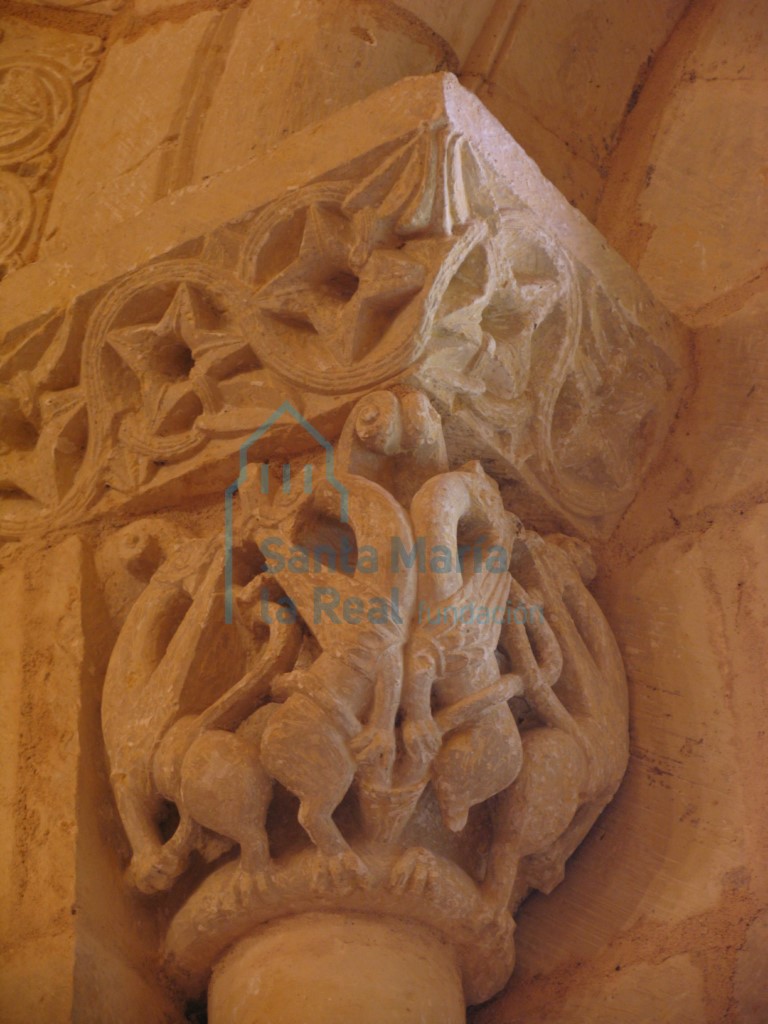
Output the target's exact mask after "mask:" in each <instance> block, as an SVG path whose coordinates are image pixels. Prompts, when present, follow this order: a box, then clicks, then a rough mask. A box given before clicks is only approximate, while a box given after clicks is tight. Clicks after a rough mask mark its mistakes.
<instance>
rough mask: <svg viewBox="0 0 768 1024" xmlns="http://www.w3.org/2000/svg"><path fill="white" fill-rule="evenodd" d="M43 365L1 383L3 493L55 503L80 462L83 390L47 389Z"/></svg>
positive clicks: (84, 421)
mask: <svg viewBox="0 0 768 1024" xmlns="http://www.w3.org/2000/svg"><path fill="white" fill-rule="evenodd" d="M44 366H45V360H43V361H42V362H41V363H40V364H38V366H37V367H35V368H33V369H32V370H31V371H30V370H25V369H23V370H20V371H18V372H17V373H15V374H14V375H13V376H12V377H11V378H10V380H8V381H7V382H5V383H0V492H2V493H3V496H4V497H6V498H10V499H13V498H17V499H19V498H20V499H22V500H28V499H32V500H33V501H34V502H37V503H39V504H40V505H42V506H44V507H53V506H55V505H56V504H57V503H58V501H59V500H61V498H63V496H64V494H65V493H66V492H67V490H68V489H69V487H70V486H71V484H72V483H73V480H74V476H75V474H76V472H77V469H78V468H79V466H80V464H81V462H82V459H83V456H84V452H85V445H86V441H87V419H86V414H85V403H84V400H83V395H82V392H81V389H80V388H79V387H70V388H63V389H61V390H59V391H56V390H47V389H46V388H45V386H44V378H45V374H44V373H42V372H41V367H44Z"/></svg>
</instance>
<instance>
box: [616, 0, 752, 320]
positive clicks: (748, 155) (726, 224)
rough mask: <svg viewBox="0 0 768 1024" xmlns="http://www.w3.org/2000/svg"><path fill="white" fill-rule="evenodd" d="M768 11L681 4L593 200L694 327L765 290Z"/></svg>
mask: <svg viewBox="0 0 768 1024" xmlns="http://www.w3.org/2000/svg"><path fill="white" fill-rule="evenodd" d="M765 14H766V12H765V5H764V3H762V0H760V2H755V3H739V2H738V0H720V2H719V3H716V4H713V5H712V6H710V7H707V8H691V9H690V10H689V12H688V15H687V16H686V18H685V19H684V21H683V22H681V26H680V27H681V32H680V38H679V40H678V41H677V42H676V45H674V46H671V47H670V48H669V49H668V51H665V52H663V53H662V54H661V55H660V57H659V59H658V62H657V65H656V66H655V67H654V68H653V71H652V73H651V76H650V78H649V80H648V84H647V87H646V88H645V89H644V91H643V93H642V95H641V96H640V99H639V102H638V104H637V107H636V109H635V110H634V111H633V112H632V114H631V116H630V117H629V118H628V120H627V126H626V129H625V131H624V133H623V135H622V140H621V145H620V146H619V147H618V149H617V151H616V158H615V161H614V164H613V166H612V168H611V171H610V174H609V176H608V180H607V183H606V190H605V195H604V197H603V200H602V202H601V209H600V216H599V218H598V224H599V226H600V227H601V230H603V231H604V232H605V234H606V236H607V237H608V239H609V240H610V242H611V244H612V245H615V246H616V248H617V249H618V250H619V251H620V252H621V253H623V254H624V255H625V256H626V257H627V259H629V261H630V262H631V263H632V264H633V266H635V267H637V268H638V270H639V271H640V273H641V274H642V275H643V278H644V279H645V280H646V281H648V283H649V284H650V285H651V287H652V288H653V289H654V293H655V294H657V295H658V296H659V297H660V298H661V299H662V300H663V301H664V302H665V303H666V305H667V306H668V307H669V308H670V309H672V310H673V311H674V312H675V313H677V314H678V315H679V316H680V317H681V318H682V319H683V320H684V321H685V322H686V323H690V324H693V325H696V326H706V325H707V324H709V323H712V322H714V321H717V320H718V319H720V318H721V317H723V316H727V315H728V314H731V313H733V312H735V311H737V310H738V309H739V308H740V307H741V306H742V305H743V304H744V303H745V302H746V301H747V300H748V299H749V298H750V296H752V295H755V294H757V293H759V292H764V291H765V274H764V269H765V264H766V232H765V224H766V221H767V220H768V207H767V205H766V193H765V182H764V167H765V161H766V155H767V154H768V129H766V123H768V117H767V116H766V102H768V101H767V100H766V88H765V75H766V71H765V69H766V57H767V56H768V53H767V50H766V47H767V45H768V44H766V36H765ZM662 97H663V100H662Z"/></svg>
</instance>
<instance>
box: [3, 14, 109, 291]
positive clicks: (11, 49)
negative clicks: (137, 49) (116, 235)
mask: <svg viewBox="0 0 768 1024" xmlns="http://www.w3.org/2000/svg"><path fill="white" fill-rule="evenodd" d="M100 47H101V44H100V42H98V41H95V40H92V39H89V38H88V37H84V36H72V37H71V38H69V37H65V36H63V34H62V33H54V32H53V30H48V29H41V30H40V31H39V34H38V35H32V36H31V37H30V36H29V30H27V31H26V32H22V31H20V30H19V29H15V30H13V31H12V30H11V29H10V28H9V30H8V31H5V32H4V33H3V37H2V41H0V277H2V276H3V274H5V273H7V272H8V271H10V270H13V269H15V268H16V267H19V266H21V265H23V264H24V263H26V262H28V260H29V259H30V258H32V256H33V254H34V250H35V246H36V244H37V242H38V236H39V233H40V228H41V225H42V222H43V219H44V215H45V211H46V209H47V206H48V202H49V199H50V181H51V178H52V176H53V173H54V172H55V170H56V166H57V162H58V151H59V149H60V147H61V144H62V141H63V139H64V137H65V135H66V133H67V130H68V129H69V128H70V126H71V123H72V120H73V116H74V113H75V111H76V108H77V103H78V99H77V90H78V87H79V86H80V85H81V84H82V83H83V82H84V81H85V79H86V78H87V77H88V75H89V74H90V73H91V71H92V70H93V68H94V67H95V65H96V57H97V54H98V52H99V50H100Z"/></svg>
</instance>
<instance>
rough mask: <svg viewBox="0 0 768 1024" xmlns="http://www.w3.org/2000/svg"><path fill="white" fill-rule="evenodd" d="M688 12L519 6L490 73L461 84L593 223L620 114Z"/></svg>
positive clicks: (609, 2)
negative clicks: (471, 89) (468, 86)
mask: <svg viewBox="0 0 768 1024" xmlns="http://www.w3.org/2000/svg"><path fill="white" fill-rule="evenodd" d="M685 6H686V4H685V2H684V0H663V2H659V3H653V4H649V5H646V6H645V7H633V8H632V9H631V10H629V9H624V8H622V7H621V6H620V5H618V4H616V3H615V2H613V0H600V2H598V3H576V4H574V3H571V2H569V0H558V2H557V3H554V4H552V3H550V4H547V5H546V6H540V5H537V4H526V5H524V6H523V7H522V8H521V9H520V10H519V11H518V12H517V13H516V14H515V16H514V18H513V19H512V20H511V21H510V23H509V25H508V26H506V33H505V36H504V39H503V43H502V44H501V45H500V46H499V48H498V50H497V51H496V57H495V60H493V62H492V63H490V66H488V67H487V68H486V69H484V71H483V72H482V74H481V75H479V74H478V71H479V69H478V70H474V69H470V74H469V75H468V84H470V83H471V84H474V85H475V86H476V91H477V95H478V96H479V97H480V98H481V99H482V100H483V102H484V103H486V104H487V105H488V108H489V110H491V111H492V113H494V114H495V115H496V116H497V117H498V118H499V119H500V120H501V122H502V123H503V124H504V126H505V127H506V128H507V130H508V131H509V132H510V133H511V134H512V135H513V136H514V137H515V138H516V139H518V140H520V141H521V142H523V145H524V146H525V149H526V151H527V152H528V153H529V155H530V156H531V157H532V158H533V159H534V160H536V162H537V163H538V165H539V166H540V167H541V169H542V171H543V172H544V174H545V175H546V176H547V178H549V180H550V181H552V182H554V184H555V185H556V186H557V187H558V188H559V189H560V191H561V192H563V193H564V195H566V196H567V197H568V199H570V200H572V201H573V202H574V203H575V204H576V205H577V206H578V208H579V209H580V210H582V211H583V212H584V213H586V214H587V216H589V217H590V219H591V218H593V217H594V214H595V212H596V210H597V207H598V204H599V200H600V195H601V192H602V187H603V180H604V178H605V174H606V171H607V168H608V165H609V162H610V157H611V154H612V152H613V148H614V146H615V143H616V140H617V138H618V136H619V133H620V131H621V126H622V124H623V120H624V116H625V112H626V110H627V107H628V106H631V105H633V104H634V102H635V101H636V99H637V95H638V94H639V91H640V89H641V87H642V84H643V81H644V76H645V73H646V71H647V68H648V66H649V64H650V63H651V62H652V60H653V57H654V53H655V51H656V50H657V49H659V48H660V47H661V46H663V44H664V42H665V41H666V39H667V37H668V36H669V34H670V32H671V30H672V29H673V27H674V25H675V23H676V22H677V20H678V18H679V17H680V15H681V14H682V12H683V10H684V9H685Z"/></svg>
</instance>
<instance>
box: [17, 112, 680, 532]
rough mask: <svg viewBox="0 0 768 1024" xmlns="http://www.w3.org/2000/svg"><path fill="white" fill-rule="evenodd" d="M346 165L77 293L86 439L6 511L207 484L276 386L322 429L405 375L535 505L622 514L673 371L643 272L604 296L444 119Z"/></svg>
mask: <svg viewBox="0 0 768 1024" xmlns="http://www.w3.org/2000/svg"><path fill="white" fill-rule="evenodd" d="M64 111H65V108H64V107H63V106H62V108H61V113H60V114H59V115H57V116H55V117H54V116H53V114H51V118H50V125H49V130H50V131H53V130H55V128H56V125H58V124H60V123H61V122H62V119H63V118H64ZM19 144H21V142H20V141H19ZM25 144H29V145H31V144H32V143H31V141H30V140H27V141H26V142H25ZM343 170H344V169H342V170H340V171H339V172H338V173H337V174H336V175H334V180H332V181H320V182H314V183H310V184H308V185H306V186H304V187H302V188H298V189H296V190H295V191H292V192H290V193H289V194H288V195H286V196H284V197H281V198H279V199H278V200H276V201H275V202H273V203H271V204H269V205H268V206H266V207H264V208H262V209H260V210H258V211H256V212H255V213H253V214H252V215H250V216H249V217H246V218H241V220H240V221H238V222H237V223H235V224H231V225H228V226H225V227H222V228H220V229H219V230H217V231H215V232H213V233H212V234H211V235H210V236H208V237H207V238H204V239H199V240H197V241H196V242H193V243H188V244H187V245H186V246H184V247H183V251H181V252H178V253H176V254H169V256H168V257H167V258H165V259H160V260H158V261H156V262H154V263H153V264H151V265H150V266H147V267H145V268H142V269H139V270H137V271H134V272H133V273H132V274H129V275H127V276H126V277H124V278H122V279H121V280H119V281H117V282H116V283H113V284H111V285H110V286H108V287H107V288H106V289H104V290H100V291H99V292H96V293H93V294H91V295H87V296H83V297H82V298H81V299H80V300H78V302H77V303H76V308H77V313H76V315H74V316H73V315H70V316H69V318H68V319H67V320H65V326H64V327H63V328H62V329H64V330H66V329H67V325H69V328H70V329H72V327H73V326H74V327H75V328H76V330H77V335H76V337H75V338H73V339H70V340H69V341H66V342H62V344H65V345H66V346H67V347H68V348H71V347H72V346H75V347H81V351H82V357H81V370H80V378H79V381H78V384H79V386H80V387H81V388H82V390H83V392H84V394H85V396H86V405H87V417H88V425H87V430H86V431H85V433H86V434H87V439H88V441H87V450H86V451H85V453H84V454H83V457H82V464H81V469H80V471H79V472H78V473H76V474H74V475H73V476H72V478H71V480H70V484H69V486H70V491H69V492H67V493H64V492H56V494H53V493H51V492H49V499H50V500H49V501H47V502H40V501H39V499H38V498H35V500H36V501H37V502H38V504H37V505H36V506H35V507H34V509H32V508H30V510H31V511H33V512H34V515H33V516H32V518H31V519H30V518H29V517H25V514H24V511H23V508H21V507H20V506H19V505H18V503H17V504H15V505H13V506H10V507H9V506H7V505H6V508H5V512H4V513H0V514H2V523H3V529H4V530H5V531H6V532H8V533H11V534H12V533H14V532H18V531H19V530H23V529H25V528H26V527H27V526H28V525H30V524H31V523H32V522H38V521H41V519H43V518H44V517H45V515H51V516H55V517H57V518H58V519H61V517H62V516H64V517H65V518H66V517H70V518H76V517H77V516H79V515H82V514H83V513H84V512H85V511H87V510H88V509H89V508H92V507H93V506H94V505H95V504H98V503H105V502H106V504H107V505H113V504H114V503H115V502H119V501H126V500H133V499H141V503H142V505H143V507H145V508H146V507H151V501H152V500H155V501H157V502H161V501H163V500H167V497H168V495H169V494H172V493H174V488H176V487H177V486H179V485H180V484H181V482H182V481H185V486H188V487H191V488H192V490H193V491H194V492H196V493H201V492H206V493H212V492H215V491H216V490H220V489H221V488H223V487H225V486H227V485H228V484H229V483H230V482H231V480H232V479H233V477H234V475H236V472H237V451H238V448H239V447H240V446H241V445H242V444H243V443H244V442H245V441H246V440H247V439H248V438H249V436H250V435H251V434H252V433H253V432H254V431H255V430H256V429H257V428H258V427H259V425H260V424H261V423H263V422H264V420H265V419H266V418H267V417H268V416H269V415H270V413H271V412H272V411H274V409H275V408H276V407H277V406H278V405H279V404H280V402H281V401H283V400H285V399H286V398H288V399H289V400H290V401H291V402H292V403H293V405H294V406H295V407H296V408H297V409H298V410H299V411H300V412H301V413H302V415H304V416H305V417H307V418H308V419H309V420H310V421H312V422H314V423H316V424H318V425H319V426H321V428H322V429H323V430H324V431H325V432H326V434H328V436H330V437H332V438H333V437H337V436H338V434H339V431H340V429H341V425H342V423H343V419H344V416H345V414H346V413H347V412H348V411H349V409H350V408H351V406H352V404H353V403H354V401H355V400H356V399H357V398H359V397H360V396H361V395H363V394H364V393H366V391H369V390H371V389H372V388H375V387H378V386H381V385H382V384H387V383H389V384H391V383H394V382H395V381H397V380H402V381H408V382H410V383H411V384H412V385H414V386H418V387H420V388H423V389H424V390H425V391H426V392H427V393H428V394H429V395H430V397H431V398H432V399H433V400H434V401H435V403H436V406H437V408H438V409H439V411H440V413H441V415H442V417H443V421H444V424H445V431H446V437H447V443H448V448H449V453H450V455H451V458H452V459H453V460H454V461H460V460H461V459H462V458H464V456H465V447H466V448H467V452H469V453H470V454H473V455H474V454H477V455H478V456H479V457H480V458H481V459H482V460H483V463H484V465H486V466H487V467H488V468H490V469H492V470H493V472H494V475H495V476H496V477H497V478H498V479H499V480H500V481H502V482H503V483H504V485H505V486H506V487H508V488H510V489H511V492H512V496H513V500H514V501H515V503H516V504H518V505H519V506H520V507H522V508H525V509H526V512H527V514H529V515H532V516H533V517H534V519H537V518H538V517H540V516H543V520H544V521H549V522H560V523H564V524H571V525H574V526H576V527H577V528H579V529H584V530H587V531H590V530H595V531H599V530H600V529H602V528H603V526H604V524H605V523H610V522H611V521H612V520H611V517H614V520H615V516H616V515H618V514H619V513H620V512H621V510H622V509H623V508H624V507H625V506H626V504H627V503H628V501H629V500H630V499H631V497H632V495H633V494H634V493H635V490H636V488H637V485H638V482H639V480H640V478H641V476H642V474H643V473H644V471H645V470H646V468H647V466H648V464H649V460H650V459H651V458H652V457H653V454H654V453H655V452H656V450H657V449H658V445H659V444H660V441H661V438H662V437H663V435H664V432H665V430H666V428H667V425H668V422H669V419H670V416H671V413H672V410H673V408H674V404H675V395H676V387H677V380H678V376H679V367H678V366H677V364H676V362H675V359H674V358H673V356H672V355H671V354H670V353H671V352H673V351H674V346H673V345H672V344H670V343H669V339H668V338H666V337H664V336H661V337H659V336H654V337H651V336H650V334H649V332H648V330H647V328H645V327H643V326H642V324H641V318H640V317H639V311H641V308H642V304H643V301H644V299H643V298H642V296H641V295H640V293H639V292H638V295H637V296H635V297H633V301H632V302H624V303H623V304H622V302H619V301H618V300H616V299H614V298H612V297H609V296H608V295H607V294H606V292H605V291H604V289H603V286H602V284H601V283H600V282H599V281H598V280H596V279H595V277H594V274H593V273H592V272H591V271H588V270H587V268H586V267H585V266H584V265H583V264H581V263H580V262H579V261H578V260H577V259H575V258H574V257H573V256H572V255H571V253H570V252H569V251H568V249H566V248H565V246H563V245H562V244H561V243H560V242H559V241H558V240H557V239H556V238H555V237H554V236H553V235H552V234H551V233H550V232H549V231H548V230H547V228H546V227H545V226H542V225H541V224H539V223H537V222H536V221H535V219H534V217H533V214H532V213H531V211H530V210H529V209H528V208H527V207H526V206H525V205H524V204H523V203H522V202H521V201H520V200H519V199H517V198H516V197H514V196H510V197H509V198H508V201H507V202H506V204H505V205H503V206H502V205H500V202H499V200H498V198H492V194H491V190H490V188H489V185H488V181H489V179H488V175H489V172H488V171H487V169H485V168H484V166H483V165H482V162H481V161H480V160H479V159H478V158H477V156H476V154H475V153H474V152H473V150H472V147H471V146H470V145H469V144H468V143H467V141H466V140H465V139H464V138H462V137H461V136H460V135H458V134H457V133H455V132H453V131H451V130H450V129H448V128H445V127H443V126H437V127H432V128H421V129H419V130H417V131H415V132H413V133H411V134H410V135H408V136H406V137H405V138H404V139H402V140H401V141H400V142H399V143H397V144H394V145H392V146H390V147H389V149H388V150H387V151H385V152H384V154H383V155H382V153H381V152H377V153H376V154H375V155H373V156H371V157H368V158H366V159H361V160H360V161H358V162H357V164H356V165H355V167H354V174H352V171H351V169H347V170H348V175H352V176H346V177H345V176H344V173H343ZM13 201H15V202H16V203H17V204H22V205H23V202H24V200H23V196H21V195H20V196H17V197H16V199H15V200H13ZM638 288H639V286H638ZM633 303H634V305H633ZM662 334H663V331H662ZM33 349H34V346H33ZM34 351H35V352H37V350H36V349H34ZM26 369H27V370H28V371H30V372H31V369H32V364H31V363H30V364H29V365H28V366H27V367H26ZM3 372H4V371H3V370H2V368H1V367H0V374H2V373H3ZM6 376H7V373H6ZM289 443H290V444H293V445H301V444H302V443H303V442H302V439H301V437H300V436H298V435H296V433H295V431H294V437H293V440H292V441H290V442H289ZM467 445H468V447H467ZM28 461H29V460H28ZM30 464H31V463H30ZM40 472H41V473H42V472H44V469H43V467H42V464H41V469H40ZM9 474H10V475H11V476H12V475H13V471H12V470H10V471H9ZM206 488H207V491H206ZM21 489H22V490H24V491H26V492H27V493H29V488H24V487H22V488H21ZM37 490H38V491H40V488H39V487H38V488H37ZM152 495H154V496H155V497H154V499H153V498H152V497H151V496H152Z"/></svg>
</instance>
